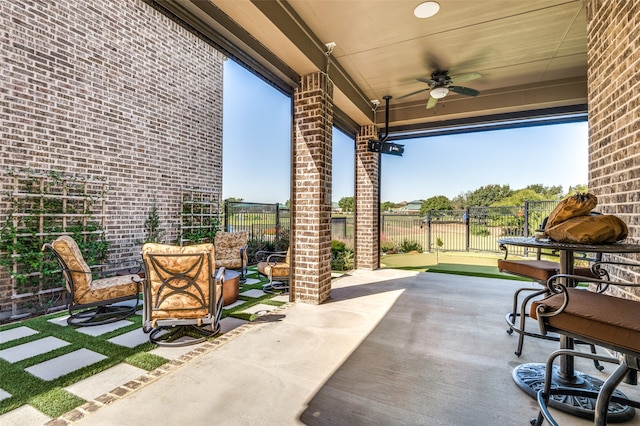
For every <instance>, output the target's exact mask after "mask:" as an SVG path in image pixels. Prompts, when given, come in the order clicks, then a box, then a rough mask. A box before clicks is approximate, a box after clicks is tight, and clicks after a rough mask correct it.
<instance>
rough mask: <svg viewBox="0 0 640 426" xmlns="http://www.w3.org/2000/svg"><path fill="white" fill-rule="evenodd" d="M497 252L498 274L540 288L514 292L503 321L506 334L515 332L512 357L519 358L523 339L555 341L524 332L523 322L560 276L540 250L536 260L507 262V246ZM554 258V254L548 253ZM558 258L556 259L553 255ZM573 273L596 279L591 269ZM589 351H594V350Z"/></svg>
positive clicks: (600, 270) (524, 323)
mask: <svg viewBox="0 0 640 426" xmlns="http://www.w3.org/2000/svg"><path fill="white" fill-rule="evenodd" d="M500 249H501V250H503V251H504V252H505V255H504V258H503V259H498V270H499V271H500V272H506V273H508V274H512V275H516V276H519V277H524V278H528V279H530V280H531V281H533V282H535V283H537V284H540V286H541V287H522V288H519V289H518V290H516V291H515V293H514V294H513V305H512V309H511V311H510V312H508V313H507V315H506V317H505V320H506V322H507V325H508V327H509V328H508V329H507V333H509V334H513V332H514V331H515V332H516V333H517V334H518V346H517V348H516V351H515V354H516V355H517V356H520V355H522V347H523V346H524V338H525V336H529V337H536V338H541V339H546V340H555V341H558V340H559V338H558V336H555V335H549V334H546V335H542V334H540V333H538V332H532V331H526V329H525V327H526V318H527V317H528V316H529V314H528V313H527V309H528V307H529V305H530V303H531V302H532V301H533V300H536V299H539V298H540V297H543V296H544V295H545V294H546V293H547V289H546V283H547V280H548V279H549V278H551V277H552V276H554V275H556V274H558V273H559V272H560V264H559V263H558V262H554V261H552V260H544V259H542V258H541V257H542V255H543V254H545V253H542V251H541V250H537V252H536V259H535V260H534V259H508V255H509V251H508V249H507V247H506V246H504V245H500ZM547 254H548V255H550V256H553V255H554V254H553V253H547ZM556 256H557V255H556ZM600 258H601V255H599V256H597V257H596V258H593V259H590V258H587V257H586V255H585V257H583V260H593V261H597V260H600ZM574 273H575V274H576V275H580V276H581V277H586V278H599V276H597V275H596V272H594V271H593V270H592V269H591V268H590V267H587V266H575V268H574ZM597 273H600V274H606V271H605V270H604V269H598V271H597ZM524 293H529V294H528V295H526V296H525V297H523V298H522V300H521V299H520V298H521V296H522V295H523V294H524ZM592 350H594V351H595V349H594V348H592ZM596 367H597V368H598V369H601V367H600V366H599V365H597V364H596Z"/></svg>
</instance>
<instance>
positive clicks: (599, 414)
mask: <svg viewBox="0 0 640 426" xmlns="http://www.w3.org/2000/svg"><path fill="white" fill-rule="evenodd" d="M629 370H630V368H629V366H628V365H627V364H626V363H625V362H623V363H621V364H620V366H619V367H618V368H616V370H615V371H614V372H613V373H611V376H609V378H608V379H607V380H606V381H605V382H604V384H603V385H602V387H601V388H600V394H599V395H598V399H597V400H596V409H595V421H594V425H595V426H604V425H606V424H607V411H608V409H609V401H610V400H611V395H613V391H615V390H616V388H617V387H618V385H619V384H620V382H622V380H623V379H624V378H625V376H626V375H627V372H628V371H629Z"/></svg>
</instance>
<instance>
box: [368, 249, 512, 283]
mask: <svg viewBox="0 0 640 426" xmlns="http://www.w3.org/2000/svg"><path fill="white" fill-rule="evenodd" d="M502 256H503V255H501V254H495V255H492V254H490V253H467V252H433V253H410V254H389V255H384V256H382V257H381V258H380V266H381V267H384V268H392V269H409V270H416V271H422V272H438V273H443V274H457V275H472V276H477V277H487V278H501V279H509V280H524V279H523V278H519V277H515V276H513V275H510V274H505V273H502V272H499V271H498V268H497V266H496V265H497V263H498V259H499V258H501V257H502Z"/></svg>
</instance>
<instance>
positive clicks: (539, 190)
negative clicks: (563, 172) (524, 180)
mask: <svg viewBox="0 0 640 426" xmlns="http://www.w3.org/2000/svg"><path fill="white" fill-rule="evenodd" d="M524 189H530V190H532V191H534V192H535V193H536V194H540V195H542V197H543V198H542V199H544V200H559V199H561V198H562V186H560V185H554V186H544V185H541V184H539V183H537V184H533V185H528V186H527V187H526V188H524Z"/></svg>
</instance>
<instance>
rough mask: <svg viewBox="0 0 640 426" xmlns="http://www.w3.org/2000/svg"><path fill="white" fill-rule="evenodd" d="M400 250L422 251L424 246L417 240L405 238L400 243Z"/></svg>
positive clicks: (404, 251)
mask: <svg viewBox="0 0 640 426" xmlns="http://www.w3.org/2000/svg"><path fill="white" fill-rule="evenodd" d="M400 251H401V252H403V253H409V252H411V251H417V252H419V253H422V251H423V250H422V246H421V245H420V243H418V242H417V241H410V240H404V241H402V244H400Z"/></svg>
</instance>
